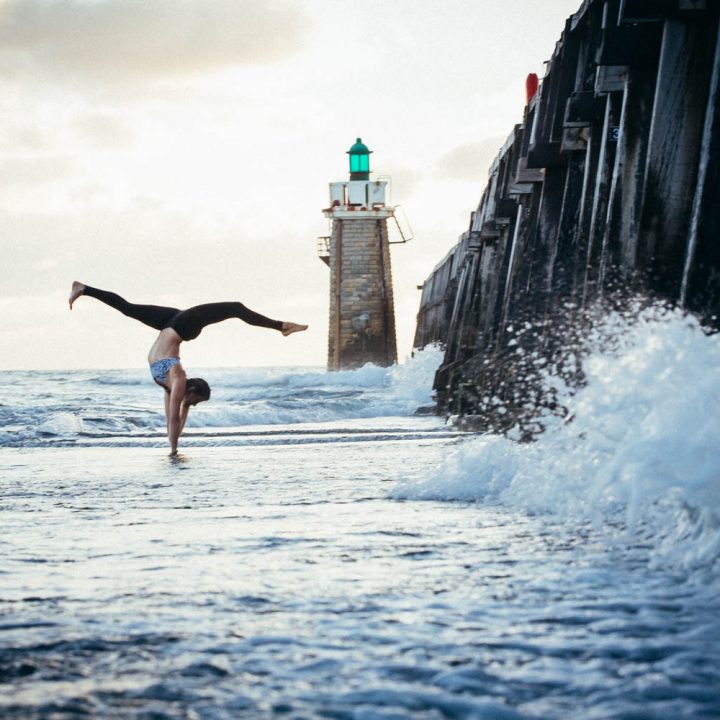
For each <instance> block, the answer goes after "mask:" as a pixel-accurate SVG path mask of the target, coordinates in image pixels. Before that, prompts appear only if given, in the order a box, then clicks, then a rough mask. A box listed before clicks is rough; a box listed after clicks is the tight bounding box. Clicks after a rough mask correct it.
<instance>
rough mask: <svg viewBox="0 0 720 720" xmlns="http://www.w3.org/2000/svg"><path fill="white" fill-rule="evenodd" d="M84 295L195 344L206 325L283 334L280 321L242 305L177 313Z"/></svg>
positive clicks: (99, 293)
mask: <svg viewBox="0 0 720 720" xmlns="http://www.w3.org/2000/svg"><path fill="white" fill-rule="evenodd" d="M83 294H84V295H89V296H90V297H94V298H95V299H97V300H100V301H101V302H104V303H105V304H106V305H109V306H110V307H113V308H115V309H116V310H119V311H120V312H121V313H122V314H123V315H127V317H131V318H133V319H134V320H139V321H140V322H141V323H143V324H145V325H149V326H150V327H151V328H155V329H156V330H164V329H165V328H172V329H173V330H174V331H175V332H176V333H177V334H178V335H179V336H180V337H181V338H182V339H183V340H194V339H195V338H196V337H197V336H198V335H199V334H200V333H201V332H202V329H203V328H204V327H205V326H206V325H212V324H214V323H219V322H222V321H223V320H229V319H230V318H239V319H240V320H244V321H245V322H246V323H248V324H249V325H257V326H258V327H265V328H270V329H272V330H282V322H281V321H280V320H271V319H270V318H266V317H265V316H264V315H260V314H259V313H256V312H253V311H252V310H249V309H248V308H246V307H245V306H244V305H243V304H242V303H239V302H219V303H207V304H206V305H196V306H195V307H191V308H188V309H187V310H178V309H177V308H172V307H163V306H161V305H136V304H134V303H129V302H128V301H127V300H125V299H124V298H121V297H120V296H119V295H117V294H116V293H114V292H108V291H107V290H98V289H97V288H94V287H90V286H89V285H86V286H85V292H84V293H83Z"/></svg>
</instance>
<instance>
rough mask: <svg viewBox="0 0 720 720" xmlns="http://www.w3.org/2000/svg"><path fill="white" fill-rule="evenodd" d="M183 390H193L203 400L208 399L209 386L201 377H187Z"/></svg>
mask: <svg viewBox="0 0 720 720" xmlns="http://www.w3.org/2000/svg"><path fill="white" fill-rule="evenodd" d="M185 392H186V393H187V392H194V393H195V394H196V395H198V396H200V397H201V398H202V399H203V400H209V399H210V386H209V385H208V384H207V382H206V381H205V380H203V379H202V378H188V379H187V380H186V381H185Z"/></svg>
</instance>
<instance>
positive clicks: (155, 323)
mask: <svg viewBox="0 0 720 720" xmlns="http://www.w3.org/2000/svg"><path fill="white" fill-rule="evenodd" d="M77 285H80V284H79V283H78V284H77ZM78 290H79V292H78ZM80 295H88V296H90V297H93V298H95V299H96V300H100V302H104V303H105V304H106V305H109V306H110V307H111V308H115V310H119V311H120V312H121V313H122V314H123V315H126V316H127V317H130V318H132V319H133V320H139V321H140V322H141V323H143V324H145V325H149V326H150V327H151V328H155V330H162V329H163V328H166V327H168V326H169V323H170V320H172V318H173V317H174V316H175V315H177V314H178V313H179V312H180V311H179V310H178V309H177V308H171V307H163V306H161V305H136V304H134V303H130V302H128V301H127V300H125V299H124V298H122V297H120V296H119V295H117V294H116V293H114V292H109V291H108V290H100V289H98V288H94V287H91V286H90V285H83V286H82V287H81V288H77V287H76V285H75V284H73V292H72V294H71V295H70V307H71V308H72V302H73V301H74V300H75V299H77V298H78V297H79V296H80Z"/></svg>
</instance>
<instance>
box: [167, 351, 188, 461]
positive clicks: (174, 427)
mask: <svg viewBox="0 0 720 720" xmlns="http://www.w3.org/2000/svg"><path fill="white" fill-rule="evenodd" d="M179 367H180V366H179V365H175V366H174V367H173V368H172V370H175V368H179ZM168 380H169V381H170V395H169V396H167V397H166V402H165V415H166V418H167V435H168V442H169V443H170V454H171V455H177V445H178V439H179V437H180V433H181V432H182V429H183V426H184V425H185V418H186V417H187V408H185V410H184V411H182V405H183V398H184V397H185V371H184V370H182V368H180V370H179V371H176V372H171V373H170V376H169V377H168ZM181 412H182V421H181Z"/></svg>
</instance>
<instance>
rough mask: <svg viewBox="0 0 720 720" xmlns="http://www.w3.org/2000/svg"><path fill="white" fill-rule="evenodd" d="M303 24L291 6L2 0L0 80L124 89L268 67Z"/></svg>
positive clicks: (286, 0)
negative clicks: (247, 67)
mask: <svg viewBox="0 0 720 720" xmlns="http://www.w3.org/2000/svg"><path fill="white" fill-rule="evenodd" d="M308 24H309V22H308V19H307V18H306V17H305V15H304V14H303V13H302V12H301V11H300V10H299V8H298V7H297V6H296V5H295V4H293V3H292V2H290V0H278V2H273V3H267V2H264V1H263V0H243V1H242V2H239V1H238V0H5V1H4V2H0V74H2V75H5V76H6V77H8V78H17V77H18V75H19V74H20V75H25V76H28V77H32V78H33V79H35V80H37V79H38V78H45V79H51V80H53V81H59V80H63V79H67V80H70V81H75V82H77V81H80V82H93V81H102V82H119V83H122V82H124V81H130V82H138V81H142V80H152V79H157V78H167V77H170V78H172V77H175V76H179V75H183V74H194V73H204V72H210V71H214V70H219V69H223V68H226V67H232V66H237V65H248V64H257V63H269V62H273V61H275V60H277V59H279V58H282V57H284V56H287V55H289V54H291V53H293V52H294V51H296V50H297V49H298V48H299V47H300V46H301V44H302V40H303V38H304V37H305V34H306V31H307V28H308Z"/></svg>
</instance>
